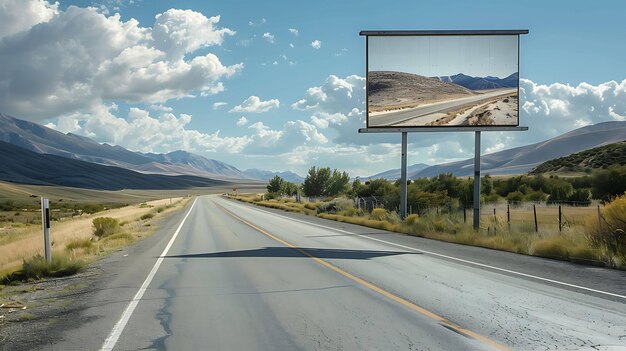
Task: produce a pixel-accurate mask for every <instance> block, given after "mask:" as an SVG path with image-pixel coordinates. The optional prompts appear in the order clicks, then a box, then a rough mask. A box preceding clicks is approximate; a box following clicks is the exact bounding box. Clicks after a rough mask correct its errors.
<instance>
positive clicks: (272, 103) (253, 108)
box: [229, 95, 280, 113]
mask: <svg viewBox="0 0 626 351" xmlns="http://www.w3.org/2000/svg"><path fill="white" fill-rule="evenodd" d="M278 107H280V101H278V99H270V100H267V101H261V99H260V98H259V97H258V96H254V95H252V96H250V97H249V98H247V99H245V100H244V101H243V102H242V103H241V105H237V106H235V107H233V108H232V109H231V110H230V111H229V112H247V113H262V112H267V111H269V110H271V109H274V108H278Z"/></svg>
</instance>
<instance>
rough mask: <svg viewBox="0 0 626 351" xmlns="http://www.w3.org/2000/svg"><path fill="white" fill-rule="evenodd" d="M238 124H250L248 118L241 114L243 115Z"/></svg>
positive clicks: (241, 125) (240, 125) (239, 125)
mask: <svg viewBox="0 0 626 351" xmlns="http://www.w3.org/2000/svg"><path fill="white" fill-rule="evenodd" d="M236 124H237V126H238V127H243V126H245V125H246V124H248V119H247V118H246V117H244V116H241V117H239V119H238V120H237V123H236Z"/></svg>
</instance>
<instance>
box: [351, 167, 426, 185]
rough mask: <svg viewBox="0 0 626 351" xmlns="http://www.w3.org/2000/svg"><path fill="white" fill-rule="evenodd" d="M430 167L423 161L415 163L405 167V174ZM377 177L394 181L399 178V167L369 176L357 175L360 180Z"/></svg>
mask: <svg viewBox="0 0 626 351" xmlns="http://www.w3.org/2000/svg"><path fill="white" fill-rule="evenodd" d="M428 167H430V165H427V164H425V163H416V164H414V165H411V166H408V167H407V176H409V175H410V174H416V173H419V172H420V171H422V170H424V169H426V168H428ZM379 178H384V179H387V180H391V181H395V180H397V179H400V168H396V169H390V170H387V171H384V172H381V173H377V174H374V175H372V176H369V177H359V179H360V180H362V181H365V180H370V179H379Z"/></svg>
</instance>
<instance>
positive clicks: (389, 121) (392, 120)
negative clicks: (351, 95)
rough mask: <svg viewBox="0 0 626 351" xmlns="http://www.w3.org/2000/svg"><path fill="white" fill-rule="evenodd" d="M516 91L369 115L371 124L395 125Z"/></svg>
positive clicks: (379, 125)
mask: <svg viewBox="0 0 626 351" xmlns="http://www.w3.org/2000/svg"><path fill="white" fill-rule="evenodd" d="M514 92H517V89H506V90H502V89H498V90H494V91H491V92H488V93H484V94H478V95H472V96H469V97H464V98H460V99H454V100H449V101H442V102H437V103H433V104H428V105H426V106H418V107H415V108H411V109H403V110H400V111H394V112H388V113H385V114H379V115H374V116H370V117H369V126H370V127H381V126H393V125H394V124H397V123H401V122H404V121H406V120H409V119H412V118H416V117H423V116H426V115H430V114H433V113H438V112H447V111H449V110H457V109H461V108H463V107H466V106H470V105H472V104H474V103H476V102H479V101H483V100H489V99H491V98H494V97H496V96H503V95H509V94H511V93H514Z"/></svg>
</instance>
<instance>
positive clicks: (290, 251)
mask: <svg viewBox="0 0 626 351" xmlns="http://www.w3.org/2000/svg"><path fill="white" fill-rule="evenodd" d="M300 250H302V251H304V252H306V253H307V254H309V255H310V256H313V257H317V258H337V259H346V260H369V259H370V258H376V257H385V256H395V255H416V254H417V255H419V254H420V253H417V252H402V251H372V250H346V249H318V248H310V247H298V248H291V247H264V248H260V249H251V250H237V251H222V252H206V253H196V254H184V255H168V256H163V257H164V258H229V257H292V258H303V257H306V256H305V255H303V254H302V253H301V252H300Z"/></svg>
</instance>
